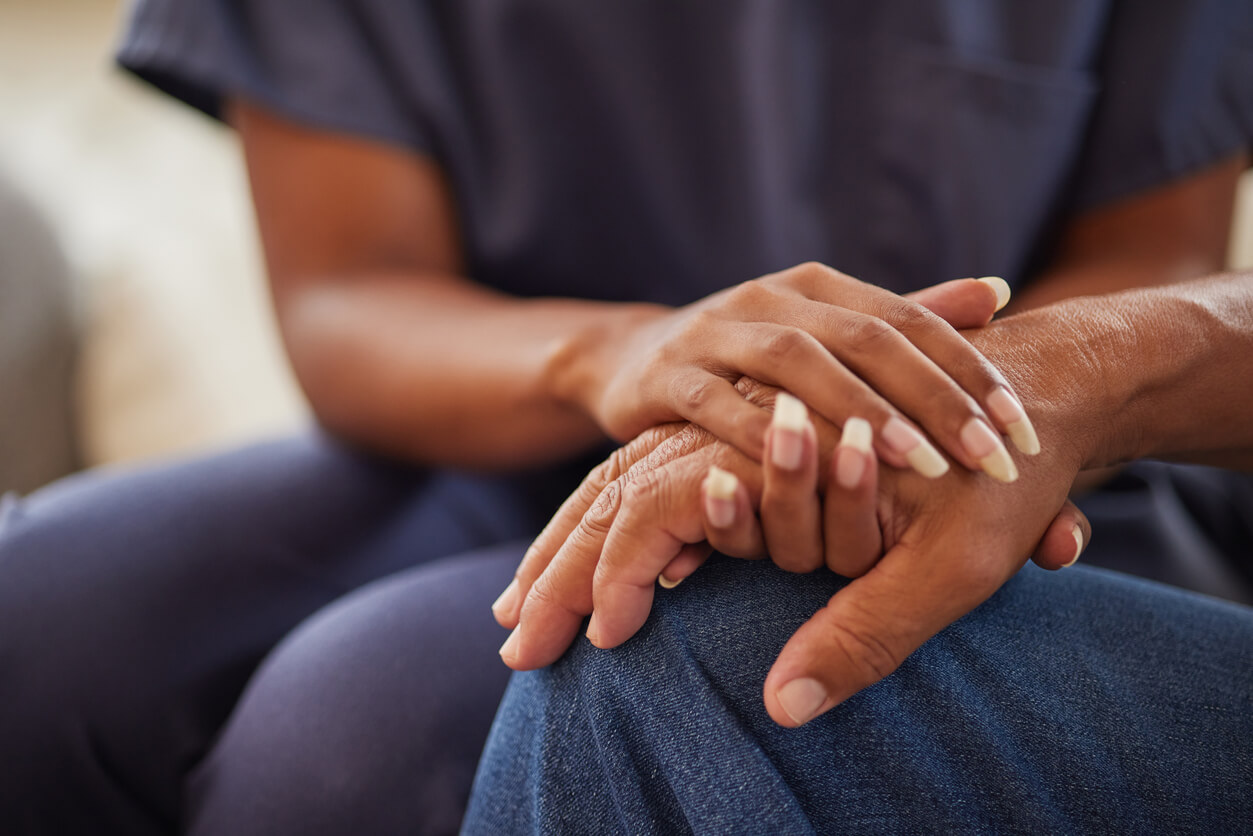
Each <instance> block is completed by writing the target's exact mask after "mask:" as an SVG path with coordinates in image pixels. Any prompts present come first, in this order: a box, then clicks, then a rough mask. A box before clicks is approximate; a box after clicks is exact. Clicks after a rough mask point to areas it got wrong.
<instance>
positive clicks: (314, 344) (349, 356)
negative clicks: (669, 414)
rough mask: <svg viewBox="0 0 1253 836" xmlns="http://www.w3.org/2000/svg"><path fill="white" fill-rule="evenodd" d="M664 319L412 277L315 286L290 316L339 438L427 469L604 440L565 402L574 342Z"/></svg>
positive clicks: (302, 360)
mask: <svg viewBox="0 0 1253 836" xmlns="http://www.w3.org/2000/svg"><path fill="white" fill-rule="evenodd" d="M651 309H652V306H635V305H620V304H609V303H598V302H587V301H579V300H564V299H535V300H524V299H517V298H513V297H508V296H505V295H502V294H499V293H496V292H494V291H491V290H489V289H487V288H483V287H480V286H477V285H474V284H472V283H471V282H468V281H466V280H464V279H458V278H455V277H452V276H440V275H424V276H413V275H407V274H405V275H399V274H380V275H373V276H361V277H356V278H354V280H353V281H351V282H345V281H327V282H322V283H310V284H308V285H306V286H304V287H302V288H301V290H300V291H299V293H298V294H292V295H291V296H290V297H289V298H287V299H284V300H282V301H281V303H280V304H279V306H278V310H279V319H280V325H281V329H282V332H283V336H284V340H285V342H286V344H287V348H288V353H289V355H290V357H291V359H292V364H293V367H294V368H295V371H296V375H297V377H298V378H299V380H300V382H301V384H302V386H303V387H304V389H305V391H306V394H307V395H308V397H309V400H310V402H311V403H312V405H313V409H314V411H315V413H316V415H317V416H318V418H319V420H320V421H321V422H322V423H323V424H325V425H326V426H327V427H328V428H329V429H331V430H332V431H334V432H337V433H338V434H341V435H343V436H345V437H348V438H350V439H352V440H354V441H356V442H358V443H361V444H363V445H365V446H368V447H372V448H376V449H380V450H383V451H386V452H390V453H394V454H399V455H403V456H406V457H408V458H412V459H416V460H418V461H422V462H428V463H433V464H441V465H456V466H467V467H484V468H508V467H514V466H525V465H529V464H537V463H543V462H547V461H553V460H557V459H560V458H563V457H565V456H568V455H571V454H574V453H577V452H580V451H582V450H585V449H587V448H589V447H591V446H593V445H594V444H596V443H597V442H599V441H601V440H602V439H603V438H604V437H605V436H604V434H603V432H602V431H601V430H600V429H599V428H598V427H597V425H596V422H595V421H594V420H593V419H592V418H591V417H589V415H588V414H587V412H586V411H585V410H583V409H580V408H578V407H577V406H575V405H573V404H572V403H571V402H569V401H568V400H566V399H565V398H564V397H562V396H561V394H560V391H559V390H560V388H561V384H560V382H559V380H558V379H557V378H558V377H559V374H558V371H559V370H558V369H556V368H555V365H556V360H555V359H554V358H555V357H557V356H558V355H560V353H561V347H562V346H565V345H567V344H569V343H570V341H571V340H572V339H573V337H572V335H576V334H584V333H586V332H587V331H589V329H590V330H597V331H599V332H601V333H610V332H613V331H615V330H619V329H621V328H623V327H626V326H627V325H628V324H629V323H631V322H633V321H636V320H638V319H639V318H640V317H641V316H643V315H644V314H646V313H647V312H649V311H651Z"/></svg>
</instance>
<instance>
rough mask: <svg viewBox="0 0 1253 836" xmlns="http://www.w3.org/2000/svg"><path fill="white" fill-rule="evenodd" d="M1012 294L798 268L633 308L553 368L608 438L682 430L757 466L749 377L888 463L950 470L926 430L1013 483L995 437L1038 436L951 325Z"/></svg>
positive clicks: (758, 426) (960, 456) (972, 283)
mask: <svg viewBox="0 0 1253 836" xmlns="http://www.w3.org/2000/svg"><path fill="white" fill-rule="evenodd" d="M998 283H999V284H998ZM998 288H999V289H998ZM1007 293H1008V288H1006V287H1005V286H1004V283H1003V282H1000V280H999V279H998V280H989V281H988V282H983V281H978V280H973V279H964V280H958V281H956V282H949V283H946V284H943V285H937V286H936V287H933V288H928V289H927V290H924V291H920V292H918V293H915V294H910V295H909V296H905V297H902V296H898V295H897V294H895V293H892V292H890V291H887V290H884V289H882V288H879V287H875V286H873V285H870V284H866V283H865V282H861V281H858V280H857V279H854V278H852V277H851V276H847V275H845V274H843V273H840V272H838V271H836V270H832V269H831V268H829V267H825V266H823V265H820V264H803V265H800V266H798V267H794V268H791V269H789V270H784V271H782V272H780V273H776V274H773V275H769V276H765V277H763V278H760V279H755V280H752V281H748V282H744V283H742V284H740V285H737V286H735V287H732V288H729V289H727V290H725V291H722V292H720V293H716V294H714V295H712V296H710V297H708V298H706V299H703V300H701V301H699V302H697V303H694V304H692V305H688V306H685V307H682V308H678V309H673V310H670V309H664V308H646V309H641V314H640V317H639V318H638V319H635V320H633V321H632V325H631V327H630V328H628V329H626V330H625V331H624V333H623V334H616V335H614V336H613V338H608V337H606V335H604V334H596V335H594V336H593V337H592V338H590V340H589V341H587V342H586V343H584V342H576V343H572V344H570V345H568V346H566V350H565V351H564V352H563V353H562V354H561V357H560V358H559V359H558V360H556V361H555V363H556V365H557V366H559V367H566V366H569V367H577V368H579V369H582V370H583V371H582V372H578V373H574V372H571V373H570V375H569V377H570V378H571V379H573V380H576V381H578V382H577V383H575V384H572V385H571V387H570V388H571V389H572V390H573V394H571V395H570V397H571V398H572V399H573V400H575V401H576V402H578V403H580V404H582V406H583V408H584V409H586V410H587V411H588V412H589V413H590V414H592V415H593V416H595V417H596V419H597V421H598V422H599V423H600V425H601V426H602V427H603V428H605V430H606V431H607V432H608V433H609V434H610V435H612V436H614V437H615V438H619V439H629V438H632V437H634V436H636V435H637V434H639V433H641V432H643V431H644V430H645V429H646V428H648V427H653V426H657V425H659V424H662V423H665V422H669V421H676V420H683V421H690V422H692V423H694V424H697V425H699V426H702V427H704V428H706V429H708V430H709V431H710V432H711V433H713V434H714V435H716V436H718V437H719V438H722V439H725V440H726V441H729V442H730V443H731V444H733V445H734V446H736V447H737V448H739V449H740V450H741V451H743V452H745V453H746V454H747V455H748V456H749V457H750V458H753V459H755V460H760V458H761V455H762V446H763V439H764V436H765V432H766V428H767V425H768V424H769V420H770V418H769V415H768V414H767V413H766V412H765V411H764V410H762V409H761V408H760V407H759V406H757V405H754V404H752V403H750V402H748V401H746V400H744V398H743V397H742V396H741V395H740V393H738V392H737V391H736V390H735V386H734V383H735V382H736V381H737V380H739V379H740V378H741V377H742V376H748V377H751V378H754V379H756V380H760V381H762V382H765V383H768V384H772V385H776V386H779V387H781V388H784V389H786V390H787V391H790V392H792V393H793V394H795V395H797V396H798V397H799V398H801V399H802V400H804V401H805V402H806V403H808V404H809V405H810V406H811V407H812V408H813V409H814V410H815V411H816V412H817V413H818V414H819V415H822V416H823V417H825V418H826V419H827V420H829V421H831V422H833V423H835V424H836V425H837V426H838V425H842V424H843V423H844V421H845V420H846V419H847V418H848V417H850V416H852V415H858V416H861V417H862V418H864V419H866V420H868V421H869V422H870V424H871V426H872V427H873V429H874V438H875V444H876V447H877V452H878V455H879V457H880V458H881V459H882V460H883V461H885V462H887V463H888V464H891V465H892V466H894V467H906V466H911V467H913V468H914V469H916V470H918V471H919V472H920V473H923V474H924V475H927V476H932V477H936V476H939V475H940V474H942V473H943V472H944V470H945V469H947V467H948V464H947V462H946V461H945V459H944V457H943V456H941V455H939V453H938V452H937V451H936V449H935V447H933V446H932V444H931V443H930V442H929V441H928V440H927V438H926V437H925V436H924V435H923V434H922V433H921V432H920V431H919V425H921V429H922V430H924V431H925V433H926V434H927V435H929V436H930V437H931V438H932V439H934V440H935V441H936V442H937V444H938V445H939V447H940V448H941V449H942V450H944V451H945V452H946V453H947V454H948V455H949V456H950V457H951V458H952V459H953V460H955V461H957V462H960V463H961V464H962V465H963V466H964V467H967V468H970V469H976V470H978V469H982V470H986V471H987V472H988V473H990V474H992V475H993V476H995V477H996V478H999V479H1002V480H1004V481H1012V478H1013V473H1012V470H1010V469H1009V468H1011V467H1012V464H1007V463H1009V461H1010V460H1009V456H1008V455H1007V454H1006V453H1005V451H1004V448H1003V446H1002V445H1001V442H1000V433H1001V432H1009V433H1010V435H1011V438H1013V439H1014V441H1015V443H1017V444H1019V445H1020V448H1022V449H1025V448H1029V447H1032V446H1033V445H1034V438H1033V437H1032V436H1031V435H1030V433H1029V431H1028V430H1029V428H1026V427H1019V426H1018V422H1019V419H1020V418H1021V416H1022V410H1021V408H1020V407H1019V406H1018V401H1017V398H1016V396H1015V395H1014V394H1013V390H1012V389H1011V388H1010V386H1009V384H1008V383H1007V382H1006V381H1005V379H1004V377H1003V376H1002V375H1001V374H1000V372H999V371H997V369H996V368H995V367H994V366H993V365H992V364H991V363H989V362H988V361H987V360H986V359H984V357H983V356H982V355H981V354H980V353H979V352H978V351H976V350H975V349H973V348H972V347H971V346H970V344H969V343H968V342H967V341H966V340H965V339H963V338H962V337H961V336H960V335H959V334H958V333H957V331H956V330H955V328H973V327H980V326H983V325H985V324H987V322H988V321H989V320H990V319H991V317H992V315H993V313H995V311H996V310H997V309H998V308H999V306H1000V305H1003V304H1004V300H1005V299H1006V298H1007V295H1006V294H1007ZM994 430H996V431H994Z"/></svg>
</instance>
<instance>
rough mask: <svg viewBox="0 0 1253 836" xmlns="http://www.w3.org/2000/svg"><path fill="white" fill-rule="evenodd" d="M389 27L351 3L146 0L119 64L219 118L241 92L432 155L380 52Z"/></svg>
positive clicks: (320, 123) (133, 18)
mask: <svg viewBox="0 0 1253 836" xmlns="http://www.w3.org/2000/svg"><path fill="white" fill-rule="evenodd" d="M402 5H403V4H402ZM375 6H376V7H380V6H379V4H375ZM381 7H382V8H385V5H384V6H381ZM380 25H381V26H386V21H380V20H378V19H377V14H375V13H367V12H366V11H363V10H362V9H361V8H360V7H359V6H358V4H354V3H350V2H344V0H300V2H291V0H138V2H136V3H135V4H134V6H133V7H132V9H131V13H130V16H129V19H128V22H127V25H126V29H125V33H124V35H123V40H122V44H121V46H120V48H119V51H118V62H119V63H120V64H121V65H122V66H123V67H124V68H126V69H127V70H129V71H131V72H133V73H134V74H135V75H137V76H139V77H140V78H142V79H144V80H145V81H147V82H149V83H151V84H153V85H155V86H156V87H157V88H159V89H161V90H162V91H164V92H166V93H169V94H170V95H172V96H174V97H176V98H178V99H181V100H183V101H184V102H186V103H187V104H189V105H191V106H192V107H195V108H197V109H199V110H201V111H203V112H205V113H207V114H209V115H210V116H213V117H215V118H221V116H222V105H223V102H224V100H225V99H226V98H227V97H229V96H232V95H239V96H243V97H246V98H249V99H252V100H254V101H257V102H259V103H261V104H263V105H265V106H267V107H269V108H272V109H274V110H275V111H276V112H279V113H281V114H283V115H285V116H288V117H289V118H293V119H296V120H299V121H302V122H306V123H310V124H312V125H315V126H317V127H322V128H326V129H329V130H335V131H341V132H346V133H353V134H360V135H364V136H368V137H371V138H375V139H379V140H383V141H386V142H390V143H394V144H400V145H404V146H409V147H413V148H415V149H419V150H423V149H426V148H427V146H428V141H427V136H426V133H425V131H424V130H423V128H422V121H421V119H420V118H419V116H418V114H417V112H416V110H415V109H414V108H412V107H410V106H409V105H408V104H407V99H406V96H405V95H404V84H403V80H402V79H400V78H397V77H396V74H395V72H394V71H392V70H391V69H390V67H389V65H388V60H387V52H386V50H384V49H381V48H379V44H378V41H379V40H380V37H381V36H380V32H379V27H380Z"/></svg>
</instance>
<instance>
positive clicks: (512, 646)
mask: <svg viewBox="0 0 1253 836" xmlns="http://www.w3.org/2000/svg"><path fill="white" fill-rule="evenodd" d="M520 629H521V628H519V627H515V628H514V629H513V632H512V633H510V634H509V638H507V639H505V643H504V644H502V645H501V646H500V658H502V659H504V660H505V663H506V664H513V662H514V659H515V658H516V657H517V655H518V630H520Z"/></svg>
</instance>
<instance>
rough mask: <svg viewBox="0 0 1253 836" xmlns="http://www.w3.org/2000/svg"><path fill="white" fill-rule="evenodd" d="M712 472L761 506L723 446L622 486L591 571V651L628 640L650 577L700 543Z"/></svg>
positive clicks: (756, 486) (755, 474)
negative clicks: (728, 475) (731, 474)
mask: <svg viewBox="0 0 1253 836" xmlns="http://www.w3.org/2000/svg"><path fill="white" fill-rule="evenodd" d="M711 464H717V465H718V466H719V467H723V468H726V469H731V470H734V471H737V472H738V473H739V474H741V480H742V481H743V482H744V484H745V486H746V488H747V489H748V491H749V494H750V496H751V498H752V502H753V504H754V505H755V504H757V502H758V501H759V500H760V496H761V482H760V478H761V477H760V469H759V468H758V467H757V466H756V463H755V462H752V461H750V460H749V459H748V458H747V457H746V456H744V454H743V453H741V452H740V451H739V450H737V449H735V448H733V447H731V446H729V445H724V444H723V445H711V446H708V447H704V448H701V449H700V450H697V451H694V452H693V453H692V454H690V455H687V456H683V457H681V458H678V459H676V460H674V461H672V462H669V463H668V464H666V465H665V466H664V467H662V468H658V469H657V470H654V471H652V472H650V473H648V474H646V475H645V476H644V478H640V479H637V480H635V481H634V482H632V483H631V484H630V485H628V486H627V487H626V490H625V491H624V494H623V499H622V506H621V508H620V510H619V512H618V516H617V519H616V520H615V521H614V526H613V528H612V529H611V530H610V532H609V536H608V537H607V538H606V539H605V546H604V550H603V551H602V552H601V558H600V562H599V563H598V564H597V566H596V574H595V577H594V580H593V584H592V619H591V621H590V622H589V624H588V628H587V637H588V639H589V640H590V641H591V642H592V644H594V645H596V646H597V647H600V648H610V647H616V646H618V645H619V644H621V643H622V642H624V641H626V640H627V639H629V638H630V637H631V636H633V635H635V632H636V631H637V630H639V628H640V627H642V626H643V625H644V622H645V621H646V620H647V619H648V613H649V611H650V610H651V609H652V604H653V591H654V585H655V582H656V580H657V576H658V575H660V574H661V572H662V570H663V569H665V568H666V565H667V564H668V563H669V562H670V560H671V559H673V558H674V556H675V554H676V552H677V550H678V548H679V547H680V546H681V545H682V544H684V543H698V542H701V541H702V540H703V539H704V537H705V517H704V511H703V506H702V493H701V483H702V482H703V481H704V479H705V476H706V475H707V474H708V472H709V466H710V465H711Z"/></svg>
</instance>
